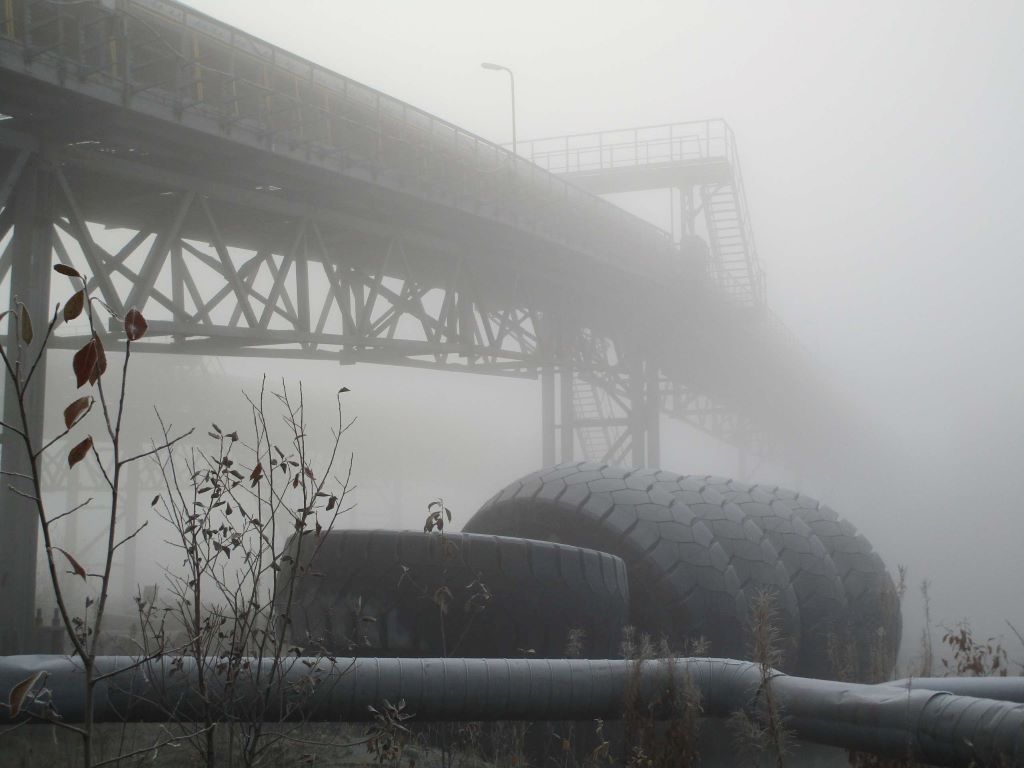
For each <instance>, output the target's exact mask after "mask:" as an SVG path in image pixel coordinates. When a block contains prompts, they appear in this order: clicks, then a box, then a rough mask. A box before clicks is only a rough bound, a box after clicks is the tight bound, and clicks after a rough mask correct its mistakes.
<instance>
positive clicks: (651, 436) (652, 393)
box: [644, 360, 661, 467]
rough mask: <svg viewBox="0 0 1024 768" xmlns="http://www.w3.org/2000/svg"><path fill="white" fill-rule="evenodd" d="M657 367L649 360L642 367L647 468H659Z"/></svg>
mask: <svg viewBox="0 0 1024 768" xmlns="http://www.w3.org/2000/svg"><path fill="white" fill-rule="evenodd" d="M660 386H661V385H660V380H659V376H658V366H657V365H656V364H655V363H653V362H651V361H650V360H648V361H647V363H646V364H645V366H644V389H645V392H644V397H645V399H644V410H645V413H646V417H647V422H646V431H647V466H649V467H660V466H661V401H660V394H659V392H660Z"/></svg>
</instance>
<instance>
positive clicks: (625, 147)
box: [519, 120, 765, 308]
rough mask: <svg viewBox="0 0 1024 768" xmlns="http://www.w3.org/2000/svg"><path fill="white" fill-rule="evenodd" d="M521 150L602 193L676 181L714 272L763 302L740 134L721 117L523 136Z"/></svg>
mask: <svg viewBox="0 0 1024 768" xmlns="http://www.w3.org/2000/svg"><path fill="white" fill-rule="evenodd" d="M519 154H521V155H522V156H523V157H526V158H528V159H529V160H530V161H531V162H533V163H535V164H536V165H538V166H540V167H541V168H544V169H545V170H548V171H551V172H552V173H557V174H558V175H560V176H561V177H562V178H564V179H566V180H567V181H571V182H572V183H573V184H575V185H577V186H579V187H582V188H583V189H586V190H588V191H590V192H593V193H594V194H598V195H602V194H608V193H615V192H637V191H645V190H659V189H678V190H679V191H680V193H681V195H680V197H681V198H682V199H684V200H686V201H687V202H686V204H685V205H683V206H682V207H683V209H684V210H683V211H681V212H680V218H681V219H683V218H684V217H686V218H687V219H688V220H687V221H685V222H684V223H683V230H684V232H686V233H688V234H697V235H700V236H703V237H705V238H706V239H707V241H708V248H709V251H710V253H709V256H710V258H709V261H708V263H707V267H708V273H709V276H710V277H711V278H712V279H713V280H714V281H715V282H717V283H718V285H719V286H721V288H722V290H723V291H724V292H725V294H726V295H727V296H728V297H729V298H731V299H732V300H733V301H735V302H736V303H738V304H741V305H744V306H749V307H757V308H763V307H764V305H765V300H764V276H763V273H762V271H761V267H760V264H759V262H758V259H757V248H756V246H755V244H754V234H753V231H752V230H751V227H750V218H749V215H748V208H747V201H746V197H745V195H744V192H743V178H742V172H741V170H740V162H739V155H738V153H737V151H736V139H735V136H734V135H733V132H732V129H731V128H730V127H729V126H728V125H727V124H726V122H725V121H724V120H701V121H697V122H691V123H674V124H670V125H656V126H645V127H642V128H629V129H624V130H613V131H602V132H599V133H587V134H578V135H574V136H557V137H551V138H545V139H535V140H532V141H524V142H519ZM698 217H699V218H700V219H701V220H702V221H697V218H698Z"/></svg>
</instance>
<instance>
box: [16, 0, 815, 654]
mask: <svg viewBox="0 0 1024 768" xmlns="http://www.w3.org/2000/svg"><path fill="white" fill-rule="evenodd" d="M0 13H2V18H0V113H2V116H3V117H4V119H3V121H2V122H0V206H2V210H0V248H2V251H0V279H2V280H3V281H4V284H5V285H9V290H10V295H11V297H12V300H13V299H14V298H17V299H18V300H20V301H23V302H25V304H26V305H27V306H28V307H29V309H30V310H31V311H32V312H33V315H34V316H36V317H39V316H43V315H46V314H48V313H49V312H50V311H52V305H53V302H54V301H55V300H58V299H63V298H64V296H63V293H64V292H65V291H66V286H65V285H64V284H63V283H60V284H59V285H56V284H55V285H54V286H53V288H52V289H51V280H50V277H51V265H52V264H53V263H56V262H60V263H64V264H71V265H74V266H76V267H77V268H79V269H81V270H82V271H83V272H85V273H87V274H89V275H91V284H92V288H93V290H94V291H95V293H96V295H98V296H99V297H101V298H102V299H103V301H104V302H106V303H107V305H109V306H110V307H111V308H112V309H113V310H114V311H115V312H118V313H123V312H124V311H126V310H127V309H129V308H131V307H138V308H139V309H141V310H142V311H143V312H144V313H145V315H146V317H147V319H148V320H149V325H150V330H149V333H148V335H147V337H146V339H145V340H144V341H143V342H140V343H139V344H138V345H137V347H136V348H137V349H139V350H144V351H148V352H153V353H161V352H163V353H175V354H182V353H186V354H194V355H217V356H230V355H246V356H262V357H277V358H290V359H306V360H308V359H329V360H337V361H339V362H341V363H357V362H366V363H381V364H389V365H398V366H410V367H419V368H430V369H438V370H446V371H463V372H467V373H480V374H491V375H500V376H518V377H527V378H539V379H540V382H541V386H540V389H541V393H542V416H543V425H544V428H543V450H542V453H543V460H544V462H545V463H551V462H554V461H556V460H559V459H561V460H567V459H570V458H572V457H573V456H574V455H577V456H578V455H588V456H591V457H593V458H598V459H604V460H607V461H612V462H625V461H630V462H632V463H634V464H638V465H642V464H651V465H656V464H657V463H658V461H659V420H660V417H661V415H663V414H667V415H669V416H671V417H674V418H677V419H682V420H683V421H685V422H687V423H689V424H691V425H693V426H694V427H696V428H698V429H700V430H703V431H705V432H708V433H710V434H712V435H714V436H716V437H718V438H720V439H722V440H726V441H730V442H732V443H735V444H737V445H739V446H742V447H744V449H745V450H751V451H757V452H764V451H767V450H769V449H771V450H775V451H783V452H788V451H793V450H796V449H809V450H814V446H815V445H816V439H817V438H816V435H817V434H818V432H817V431H816V430H818V429H819V428H820V426H821V421H820V414H821V413H823V412H825V407H824V405H822V398H821V396H820V395H819V394H818V392H817V387H816V386H815V385H814V383H813V382H814V376H813V374H812V373H810V371H809V370H808V366H807V364H806V362H805V361H804V359H803V357H802V354H801V353H800V350H799V349H798V348H797V346H796V345H795V344H794V343H793V342H792V341H791V339H789V338H788V336H787V335H786V334H785V332H784V331H783V330H782V329H781V327H780V326H779V325H778V324H777V323H775V322H774V321H773V320H772V318H771V315H770V314H769V313H768V311H767V310H766V308H765V304H764V285H763V280H762V278H761V273H760V269H759V267H758V266H757V258H756V253H755V250H754V244H753V238H752V235H751V233H750V227H749V217H747V215H746V203H745V200H744V199H743V195H742V184H741V180H740V176H739V167H738V163H737V161H736V154H735V144H734V141H733V139H732V135H731V132H730V131H729V130H728V128H727V127H726V126H725V124H724V123H722V122H721V121H709V122H705V123H695V124H686V125H680V126H666V127H664V128H658V129H643V130H639V129H638V130H637V131H633V132H631V133H630V132H627V133H626V134H594V135H592V136H587V137H563V138H560V139H554V140H545V141H539V142H533V143H528V144H526V145H524V147H525V150H522V151H521V152H520V154H519V155H518V156H516V155H513V154H512V153H511V152H509V151H508V150H507V149H504V148H502V147H500V146H498V145H495V144H493V143H491V142H488V141H485V140H484V139H481V138H480V137H478V136H475V135H473V134H471V133H469V132H467V131H465V130H463V129H461V128H459V127H458V126H455V125H452V124H451V123H448V122H445V121H444V120H441V119H439V118H437V117H435V116H433V115H430V114H428V113H426V112H424V111H422V110H419V109H417V108H415V107H413V106H410V105H408V104H405V103H403V102H400V101H398V100H396V99H393V98H391V97H389V96H387V95H385V94H383V93H380V92H379V91H375V90H373V89H371V88H368V87H366V86H364V85H361V84H359V83H357V82H354V81H352V80H349V79H348V78H346V77H343V76H341V75H339V74H336V73H334V72H331V71H329V70H326V69H324V68H321V67H318V66H317V65H315V64H313V63H311V62H309V61H306V60H304V59H302V58H300V57H297V56H295V55H293V54H291V53H288V52H287V51H284V50H282V49H280V48H276V47H274V46H272V45H269V44H267V43H265V42H263V41H262V40H259V39H256V38H254V37H252V36H250V35H247V34H245V33H244V32H242V31H240V30H237V29H234V28H232V27H230V26H228V25H226V24H223V23H221V22H219V21H217V20H215V19H213V18H210V17H208V16H205V15H203V14H201V13H199V12H196V11H194V10H192V9H190V8H188V7H186V6H184V5H182V4H179V3H177V2H173V1H172V0H89V1H84V0H83V1H82V2H76V3H66V2H53V1H52V0H5V2H4V3H3V4H2V6H0ZM659 186H660V187H670V188H675V189H676V190H677V191H678V194H679V199H680V217H681V221H683V222H684V224H685V226H684V227H683V228H682V230H683V231H682V236H681V237H680V238H679V240H678V242H677V241H676V240H675V239H674V238H673V237H672V235H671V234H669V233H667V232H665V231H663V230H661V229H659V228H657V227H654V226H652V225H650V224H648V223H646V222H644V221H642V220H640V219H639V218H636V217H634V216H632V215H630V214H628V213H626V212H625V211H624V210H622V209H620V208H618V207H616V206H615V205H612V204H611V203H609V202H607V201H605V200H603V199H602V198H600V197H599V196H597V194H594V193H601V192H605V191H614V190H621V189H640V188H652V187H659ZM51 294H52V295H51ZM117 327H118V326H117V324H116V323H113V324H112V325H111V326H110V328H109V329H108V332H109V334H111V336H112V338H111V340H110V341H111V344H114V343H115V338H114V337H116V335H117V332H118V331H117ZM85 333H86V329H85V328H84V327H80V326H76V325H74V324H71V325H68V326H66V327H62V328H61V330H60V334H59V336H58V338H57V342H56V344H57V346H60V347H66V348H69V349H70V348H78V347H79V346H81V344H82V343H83V341H84V340H85ZM31 406H32V407H31V414H32V418H33V419H34V420H35V425H36V426H35V429H36V430H37V431H40V432H41V429H42V414H43V402H42V397H41V396H39V397H38V398H37V399H36V400H35V401H34V402H33V403H32V404H31ZM13 407H15V404H14V403H12V401H11V397H10V395H9V394H8V396H7V400H6V401H5V409H6V410H5V413H6V415H7V417H8V418H9V417H10V416H11V415H12V410H11V409H12V408H13ZM14 454H15V452H14V451H11V452H7V451H5V452H4V453H3V459H2V460H3V469H4V470H5V471H11V472H18V471H24V466H22V465H20V464H19V462H20V461H21V460H20V459H19V457H17V456H16V455H14ZM22 504H23V502H22V501H21V500H20V499H18V498H17V497H15V496H13V495H12V494H11V492H10V491H9V490H8V489H7V488H6V484H5V487H4V488H3V489H2V490H0V519H2V520H3V525H4V531H5V535H4V536H3V537H0V571H2V573H0V581H2V585H3V586H2V589H0V615H3V616H4V617H5V622H6V625H7V627H8V629H7V630H6V631H5V632H6V633H5V639H4V640H3V642H2V643H0V645H2V646H4V647H3V648H0V652H7V651H8V650H9V649H11V648H18V647H19V646H21V647H23V643H22V641H21V640H19V637H23V636H24V635H23V633H24V631H25V627H26V626H30V625H31V612H32V605H33V602H32V596H33V590H34V586H33V580H34V578H33V577H34V568H33V565H32V564H33V562H34V556H35V554H34V553H35V548H36V545H35V542H36V523H35V520H34V519H30V516H28V515H26V514H24V508H23V507H22V506H21V505H22ZM6 617H10V620H9V621H8V620H7V618H6ZM5 649H7V650H5Z"/></svg>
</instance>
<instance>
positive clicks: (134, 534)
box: [114, 520, 149, 552]
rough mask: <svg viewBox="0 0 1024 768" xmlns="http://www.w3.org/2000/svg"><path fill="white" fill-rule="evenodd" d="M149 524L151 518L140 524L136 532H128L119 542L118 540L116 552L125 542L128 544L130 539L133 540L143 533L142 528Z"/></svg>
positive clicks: (115, 546) (115, 547)
mask: <svg viewBox="0 0 1024 768" xmlns="http://www.w3.org/2000/svg"><path fill="white" fill-rule="evenodd" d="M147 525H149V520H146V521H145V522H144V523H143V524H142V525H140V526H139V527H138V528H136V529H135V532H134V533H130V534H128V535H127V536H125V537H124V538H123V539H121V540H120V541H119V542H117V543H116V544H115V545H114V551H115V552H116V551H117V550H118V549H119V548H120V547H121V546H122V545H123V544H127V543H128V542H129V541H131V540H132V539H134V538H135V537H136V536H138V535H139V534H140V533H142V529H143V528H145V527H146V526H147Z"/></svg>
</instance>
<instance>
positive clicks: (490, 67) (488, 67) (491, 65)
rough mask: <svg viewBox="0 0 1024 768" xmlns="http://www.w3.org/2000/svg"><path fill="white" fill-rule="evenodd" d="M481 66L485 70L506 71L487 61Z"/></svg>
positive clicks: (498, 65)
mask: <svg viewBox="0 0 1024 768" xmlns="http://www.w3.org/2000/svg"><path fill="white" fill-rule="evenodd" d="M480 66H481V67H483V68H484V69H504V67H503V66H501V65H500V64H491V63H490V62H489V61H485V62H484V63H483V64H481V65H480Z"/></svg>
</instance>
